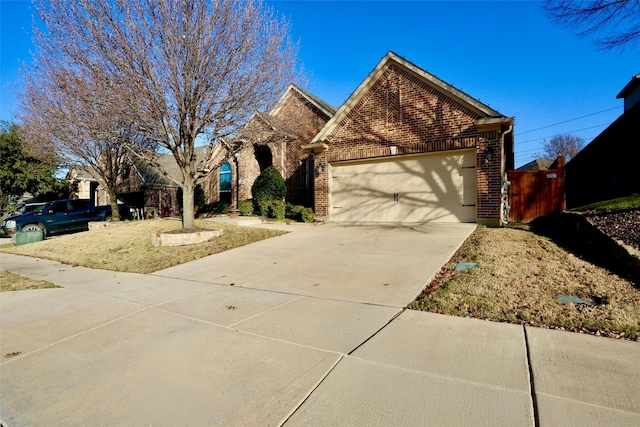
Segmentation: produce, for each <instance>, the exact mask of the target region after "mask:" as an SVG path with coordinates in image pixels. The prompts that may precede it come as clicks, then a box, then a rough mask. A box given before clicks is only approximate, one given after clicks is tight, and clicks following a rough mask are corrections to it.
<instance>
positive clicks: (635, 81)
mask: <svg viewBox="0 0 640 427" xmlns="http://www.w3.org/2000/svg"><path fill="white" fill-rule="evenodd" d="M638 85H640V74H636V75H635V76H633V77H631V81H630V82H629V83H627V85H626V86H625V87H624V88H623V89H622V90H621V91H620V93H619V94H618V96H616V98H624V97H625V96H627V95H629V94H630V93H631V92H632V91H633V90H634V89H635V88H636V87H637V86H638Z"/></svg>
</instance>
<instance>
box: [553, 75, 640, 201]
mask: <svg viewBox="0 0 640 427" xmlns="http://www.w3.org/2000/svg"><path fill="white" fill-rule="evenodd" d="M617 98H623V99H624V113H623V114H622V115H621V116H620V117H619V118H618V119H617V120H616V121H615V122H613V123H612V124H611V125H610V126H609V127H608V128H606V129H605V130H604V131H602V133H600V135H598V136H597V137H596V138H595V139H594V140H593V141H591V142H590V143H589V144H588V145H587V146H586V147H584V148H583V149H582V150H581V151H580V152H579V153H578V154H577V155H576V156H575V157H574V158H572V159H571V161H570V162H568V163H567V166H566V184H565V191H566V198H567V208H575V207H579V206H584V205H586V204H590V203H595V202H599V201H602V200H608V199H612V198H616V197H623V196H628V195H630V194H634V193H640V168H638V164H637V163H638V159H640V130H639V124H640V102H639V101H640V74H638V75H635V76H633V77H632V78H631V81H630V82H629V83H628V84H627V85H626V86H625V87H624V88H623V89H622V91H621V92H620V93H619V94H618V96H617Z"/></svg>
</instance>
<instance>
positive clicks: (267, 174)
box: [251, 166, 287, 210]
mask: <svg viewBox="0 0 640 427" xmlns="http://www.w3.org/2000/svg"><path fill="white" fill-rule="evenodd" d="M251 194H252V195H253V203H254V206H255V207H256V208H257V209H259V210H261V209H260V202H265V201H269V200H283V199H284V196H285V195H286V194H287V187H286V185H285V183H284V178H282V175H280V172H279V171H278V169H276V168H275V167H273V166H269V167H268V168H266V169H265V170H263V171H262V173H261V174H260V175H259V176H258V177H257V178H256V180H255V182H254V183H253V186H252V187H251Z"/></svg>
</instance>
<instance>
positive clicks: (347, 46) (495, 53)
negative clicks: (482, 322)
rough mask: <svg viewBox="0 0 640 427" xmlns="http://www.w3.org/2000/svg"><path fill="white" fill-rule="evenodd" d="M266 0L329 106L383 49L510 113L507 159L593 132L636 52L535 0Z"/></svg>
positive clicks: (10, 70)
mask: <svg viewBox="0 0 640 427" xmlns="http://www.w3.org/2000/svg"><path fill="white" fill-rule="evenodd" d="M265 1H266V2H267V4H268V5H269V6H272V7H273V8H275V9H276V10H277V11H278V12H280V13H282V14H283V15H285V16H287V17H288V18H289V19H290V21H291V25H292V32H291V34H292V37H293V39H294V40H299V42H300V59H301V61H302V63H303V64H304V69H305V71H306V73H307V76H308V79H309V87H308V90H309V91H311V92H312V93H313V94H314V95H316V96H318V97H320V98H322V99H323V100H325V101H326V102H328V103H330V104H333V105H335V106H339V105H340V104H342V103H343V102H344V101H345V100H346V98H347V97H348V96H349V95H350V94H351V93H352V92H353V91H354V90H355V89H356V87H357V86H358V85H359V84H360V83H361V82H362V80H363V79H364V78H365V77H366V76H367V74H368V73H369V72H370V71H371V70H372V69H373V67H374V66H375V65H376V64H377V63H378V61H379V60H380V59H381V58H382V57H383V56H384V55H385V54H386V53H387V51H389V50H392V51H394V52H395V53H397V54H399V55H401V56H403V57H405V58H406V59H408V60H409V61H411V62H413V63H415V64H416V65H418V66H420V67H422V68H424V69H426V70H427V71H429V72H430V73H432V74H434V75H436V76H437V77H439V78H440V79H442V80H444V81H446V82H447V83H450V84H452V85H454V86H456V87H457V88H459V89H461V90H463V91H464V92H466V93H467V94H469V95H470V96H472V97H474V98H477V99H479V100H480V101H482V102H484V103H485V104H488V105H489V106H491V107H492V108H494V109H496V110H498V111H500V112H501V113H502V114H504V115H506V116H513V117H515V123H516V126H515V138H516V139H515V141H516V146H515V149H516V165H517V166H519V165H522V164H524V163H527V162H528V161H530V160H531V159H532V157H531V156H532V154H533V153H534V152H536V151H541V148H540V146H541V142H542V140H543V138H545V137H546V138H549V137H552V136H554V135H556V134H560V133H571V134H573V135H576V136H581V137H583V138H585V140H586V141H587V142H589V141H591V139H593V137H595V136H596V135H598V133H600V132H601V131H602V130H603V129H604V128H605V127H606V126H608V125H609V124H610V123H611V122H613V121H614V120H615V119H616V118H617V117H619V116H620V114H622V111H623V108H622V105H623V102H622V100H619V99H616V95H617V94H618V93H619V92H620V90H621V89H622V88H623V87H624V86H625V85H626V84H627V83H628V82H629V80H630V79H631V76H633V75H635V74H637V73H638V72H640V64H639V63H638V53H637V51H633V50H629V51H627V52H623V53H620V52H617V51H615V52H603V51H600V50H597V49H596V48H595V47H594V45H593V44H592V42H591V40H589V39H581V38H579V37H577V36H576V35H575V33H574V32H571V31H569V30H566V29H564V28H561V27H559V26H557V25H554V24H552V23H551V22H550V21H549V19H547V18H546V17H545V16H544V15H543V14H542V12H541V10H540V8H539V5H540V2H528V1H490V2H485V1H364V0H363V1H341V0H334V1H312V0H265ZM30 8H31V5H30V2H29V1H28V0H17V1H16V0H9V1H7V0H0V37H1V38H0V45H1V46H0V58H1V70H0V80H1V86H0V90H1V94H0V95H1V96H0V119H2V120H11V119H12V118H13V113H12V112H13V111H15V109H16V108H17V101H16V98H15V96H14V94H13V93H14V92H15V91H16V90H19V89H20V81H19V73H18V69H19V66H20V62H21V61H27V62H28V61H29V60H30V50H32V49H33V47H32V45H31V39H30V32H31V22H32V12H31V10H30ZM584 116H586V117H584ZM581 117H582V118H581ZM562 122H564V123H562Z"/></svg>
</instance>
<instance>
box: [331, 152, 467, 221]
mask: <svg viewBox="0 0 640 427" xmlns="http://www.w3.org/2000/svg"><path fill="white" fill-rule="evenodd" d="M475 167H476V153H475V150H474V149H472V150H459V151H447V152H439V153H432V154H420V155H409V156H402V157H393V158H391V159H390V158H384V159H376V160H367V161H357V162H336V163H332V164H331V168H330V170H331V181H330V182H331V184H330V206H331V220H332V221H344V222H426V221H434V222H475V221H476V169H475Z"/></svg>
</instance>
